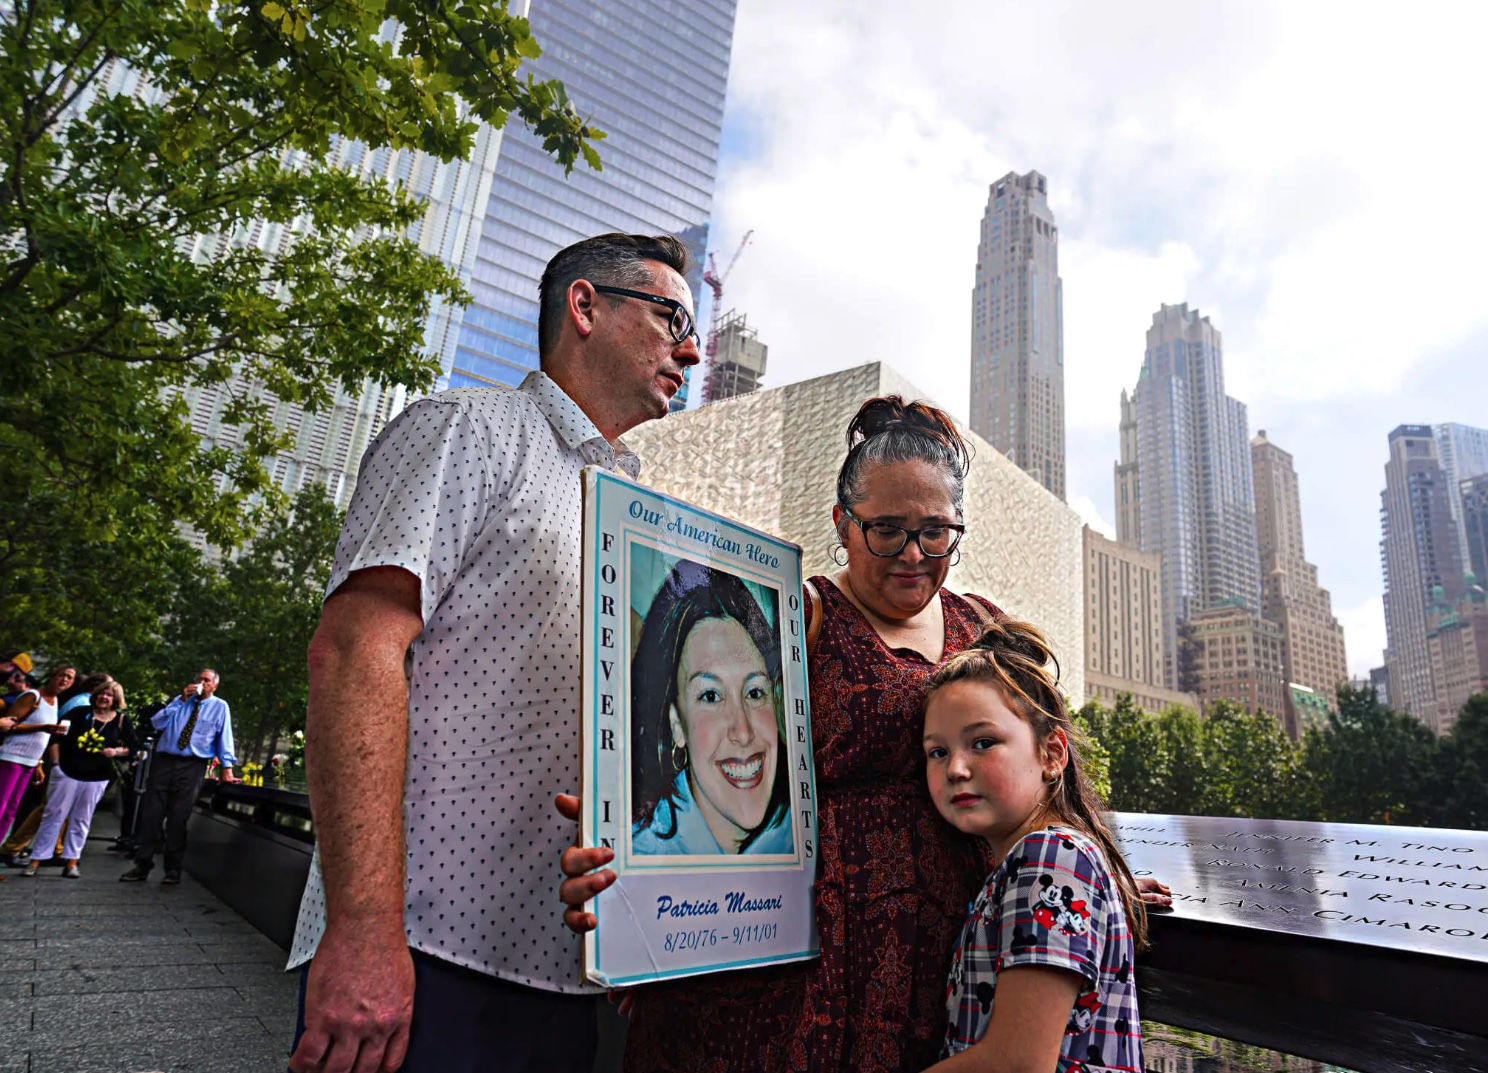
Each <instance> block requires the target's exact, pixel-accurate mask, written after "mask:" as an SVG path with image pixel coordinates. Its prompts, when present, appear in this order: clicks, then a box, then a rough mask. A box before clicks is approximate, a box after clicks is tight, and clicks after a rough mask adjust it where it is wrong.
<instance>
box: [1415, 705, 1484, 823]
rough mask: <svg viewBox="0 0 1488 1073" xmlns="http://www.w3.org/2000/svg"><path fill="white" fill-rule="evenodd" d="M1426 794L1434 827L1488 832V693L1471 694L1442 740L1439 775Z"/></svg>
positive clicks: (1425, 802)
mask: <svg viewBox="0 0 1488 1073" xmlns="http://www.w3.org/2000/svg"><path fill="white" fill-rule="evenodd" d="M1422 797H1423V798H1425V801H1424V802H1423V806H1424V807H1425V809H1426V810H1427V811H1428V812H1429V814H1430V816H1431V822H1432V825H1433V826H1435V827H1460V828H1464V829H1466V830H1470V831H1488V693H1478V694H1476V695H1475V696H1473V697H1470V698H1469V699H1468V702H1467V703H1466V704H1465V705H1463V707H1462V711H1461V712H1460V713H1459V714H1458V716H1457V722H1456V723H1455V724H1454V725H1453V726H1452V730H1451V733H1449V734H1447V735H1446V736H1445V737H1443V738H1442V739H1441V741H1440V742H1439V743H1438V745H1437V751H1436V771H1435V778H1433V779H1432V780H1431V783H1430V789H1429V790H1428V791H1427V792H1425V793H1423V794H1422Z"/></svg>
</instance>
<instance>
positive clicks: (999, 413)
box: [971, 171, 1065, 499]
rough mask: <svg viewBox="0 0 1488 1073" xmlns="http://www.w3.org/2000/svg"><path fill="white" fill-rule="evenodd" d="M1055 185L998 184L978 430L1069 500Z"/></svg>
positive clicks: (976, 338) (986, 219)
mask: <svg viewBox="0 0 1488 1073" xmlns="http://www.w3.org/2000/svg"><path fill="white" fill-rule="evenodd" d="M1047 186H1048V182H1047V180H1046V179H1045V178H1044V177H1043V176H1042V175H1040V174H1039V173H1038V172H1036V171H1030V172H1029V173H1028V174H1027V175H1019V174H1017V173H1016V172H1009V173H1008V174H1007V175H1004V176H1003V177H1002V178H1001V179H998V180H997V181H996V182H995V183H993V184H992V185H991V187H990V188H989V189H988V193H987V209H986V212H985V213H984V214H983V215H982V233H981V239H980V241H979V242H978V243H977V265H976V286H975V287H974V288H972V292H971V427H972V430H973V431H975V432H976V433H977V434H978V435H979V436H981V437H983V438H984V439H985V440H987V442H989V443H990V444H992V446H993V447H995V448H997V449H998V450H999V451H1001V452H1002V453H1003V454H1004V455H1006V456H1007V457H1008V458H1010V459H1011V460H1012V461H1013V464H1014V465H1016V466H1018V467H1019V468H1020V469H1022V470H1023V471H1024V472H1026V473H1028V474H1030V475H1031V476H1032V477H1033V479H1034V480H1036V481H1038V482H1039V483H1040V484H1042V485H1043V486H1044V487H1045V488H1047V489H1048V490H1049V491H1051V492H1053V493H1054V494H1055V495H1057V496H1058V497H1059V498H1060V499H1063V498H1064V476H1065V473H1064V292H1063V284H1062V283H1061V282H1060V279H1059V229H1058V228H1056V227H1055V226H1054V214H1053V213H1051V212H1050V211H1049V202H1048V189H1047Z"/></svg>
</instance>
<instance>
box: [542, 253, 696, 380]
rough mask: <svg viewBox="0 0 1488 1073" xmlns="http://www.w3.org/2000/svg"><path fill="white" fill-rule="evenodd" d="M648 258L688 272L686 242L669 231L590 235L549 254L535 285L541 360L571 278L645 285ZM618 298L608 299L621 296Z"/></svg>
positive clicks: (551, 342)
mask: <svg viewBox="0 0 1488 1073" xmlns="http://www.w3.org/2000/svg"><path fill="white" fill-rule="evenodd" d="M648 261H654V262H659V263H661V264H664V265H666V266H667V267H668V268H670V269H672V270H673V271H674V272H676V273H677V274H678V275H679V276H685V275H687V269H688V267H689V257H688V253H687V247H686V246H684V245H683V244H682V243H681V242H680V241H678V240H677V239H675V238H673V237H672V236H671V235H624V234H620V233H619V232H615V233H612V234H608V235H595V236H594V237H593V238H586V239H584V240H583V241H581V242H575V243H574V244H573V245H572V246H568V247H565V248H564V249H561V250H559V251H558V252H557V253H555V254H554V255H553V259H552V260H551V261H549V262H548V264H547V267H546V268H544V269H543V274H542V281H541V282H540V283H539V284H538V285H537V296H538V313H537V353H538V357H539V359H540V360H543V359H546V358H547V356H548V355H549V354H551V353H552V352H553V348H554V347H556V346H557V345H558V336H559V334H560V333H561V332H562V330H563V318H564V316H565V311H566V308H567V305H568V288H569V287H571V286H573V283H574V281H575V280H580V279H587V280H588V281H589V282H590V283H594V284H600V285H604V286H610V287H630V288H636V287H644V286H646V285H647V284H648V283H650V282H651V269H650V268H649V267H647V262H648ZM623 300H624V299H621V298H619V297H616V298H614V299H613V300H612V301H614V302H616V303H619V302H621V301H623Z"/></svg>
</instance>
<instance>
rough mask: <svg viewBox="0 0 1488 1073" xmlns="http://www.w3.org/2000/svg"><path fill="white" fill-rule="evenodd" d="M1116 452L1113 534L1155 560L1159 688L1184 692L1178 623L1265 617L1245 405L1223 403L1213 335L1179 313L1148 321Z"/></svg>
mask: <svg viewBox="0 0 1488 1073" xmlns="http://www.w3.org/2000/svg"><path fill="white" fill-rule="evenodd" d="M1121 447H1122V456H1121V462H1120V463H1119V464H1118V466H1117V469H1116V485H1117V487H1116V499H1117V511H1116V521H1117V531H1116V535H1117V539H1118V540H1120V541H1121V542H1122V543H1124V544H1132V545H1134V546H1136V547H1138V548H1141V550H1143V551H1149V552H1156V553H1157V554H1159V555H1161V556H1162V595H1163V657H1164V660H1165V662H1166V677H1167V683H1166V684H1167V685H1168V686H1170V687H1175V686H1180V683H1179V675H1178V657H1179V645H1178V627H1179V624H1180V623H1185V622H1187V621H1188V620H1189V619H1191V618H1192V617H1193V616H1194V615H1197V614H1198V613H1199V612H1201V611H1206V610H1208V609H1210V608H1214V607H1220V606H1243V607H1244V608H1245V609H1246V610H1247V611H1248V612H1249V613H1250V614H1252V615H1258V614H1259V613H1260V608H1261V579H1260V566H1259V558H1258V553H1257V549H1256V524H1255V495H1254V490H1253V486H1252V478H1251V470H1250V433H1249V430H1248V427H1247V422H1246V414H1245V405H1244V403H1241V402H1238V401H1236V400H1235V399H1232V398H1230V396H1228V395H1226V394H1225V390H1224V355H1223V348H1222V346H1221V341H1220V333H1219V330H1218V329H1217V328H1215V327H1214V325H1213V324H1211V323H1210V322H1209V318H1208V317H1201V316H1200V315H1199V312H1198V310H1191V309H1189V308H1188V305H1187V304H1186V303H1185V304H1182V305H1164V306H1163V307H1162V308H1161V309H1160V310H1158V312H1156V313H1155V314H1153V317H1152V327H1151V328H1149V329H1148V330H1147V352H1146V357H1145V359H1144V361H1143V363H1142V373H1141V377H1140V378H1139V379H1138V381H1137V386H1136V389H1135V390H1134V391H1133V392H1132V395H1131V397H1130V398H1129V399H1126V398H1123V402H1122V437H1121ZM1123 493H1124V494H1125V495H1126V497H1127V501H1128V506H1129V507H1130V508H1131V509H1129V510H1127V509H1123V508H1122V505H1121V504H1122V495H1123ZM1133 499H1134V500H1135V504H1134V505H1133V504H1132V503H1131V501H1132V500H1133Z"/></svg>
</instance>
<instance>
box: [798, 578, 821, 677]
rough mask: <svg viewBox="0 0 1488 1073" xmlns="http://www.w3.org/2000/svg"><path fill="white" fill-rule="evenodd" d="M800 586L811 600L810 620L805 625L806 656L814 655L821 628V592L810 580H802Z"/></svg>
mask: <svg viewBox="0 0 1488 1073" xmlns="http://www.w3.org/2000/svg"><path fill="white" fill-rule="evenodd" d="M801 587H802V588H804V589H805V590H806V599H807V600H809V601H810V602H811V622H810V624H809V625H808V626H807V627H806V656H807V658H808V659H809V658H810V657H812V656H814V655H816V642H817V638H819V637H820V636H821V630H822V598H821V593H819V592H817V591H816V586H815V585H813V584H812V583H811V582H810V580H809V579H808V580H806V581H803V582H802V583H801Z"/></svg>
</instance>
